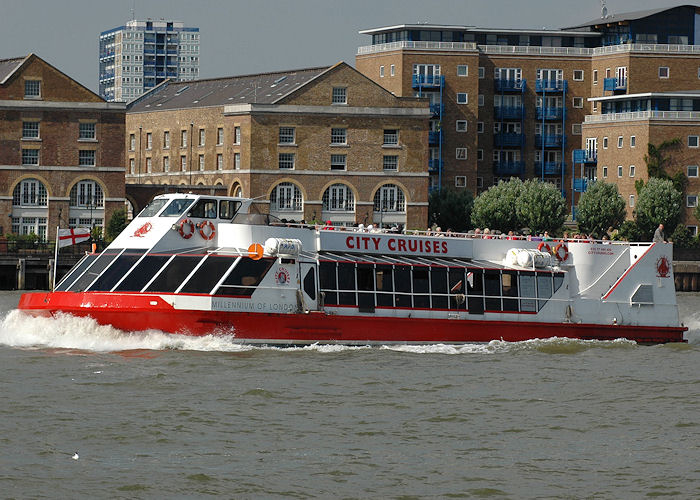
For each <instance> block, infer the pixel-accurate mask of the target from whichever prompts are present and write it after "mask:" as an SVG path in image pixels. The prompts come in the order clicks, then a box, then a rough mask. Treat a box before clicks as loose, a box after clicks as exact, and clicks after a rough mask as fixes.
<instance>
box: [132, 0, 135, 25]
mask: <svg viewBox="0 0 700 500" xmlns="http://www.w3.org/2000/svg"><path fill="white" fill-rule="evenodd" d="M135 16H136V0H134V1H133V2H132V3H131V20H132V21H134V20H135V19H136V17H135Z"/></svg>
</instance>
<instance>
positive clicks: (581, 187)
mask: <svg viewBox="0 0 700 500" xmlns="http://www.w3.org/2000/svg"><path fill="white" fill-rule="evenodd" d="M591 182H593V181H591V180H589V179H574V192H575V193H584V192H586V190H587V189H588V185H589V184H590V183H591Z"/></svg>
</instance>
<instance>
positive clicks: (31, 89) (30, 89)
mask: <svg viewBox="0 0 700 500" xmlns="http://www.w3.org/2000/svg"><path fill="white" fill-rule="evenodd" d="M39 97H41V81H40V80H25V81H24V98H25V99H27V98H29V99H37V98H39Z"/></svg>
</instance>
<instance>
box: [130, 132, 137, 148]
mask: <svg viewBox="0 0 700 500" xmlns="http://www.w3.org/2000/svg"><path fill="white" fill-rule="evenodd" d="M135 149H136V136H135V135H134V134H129V151H133V150H135Z"/></svg>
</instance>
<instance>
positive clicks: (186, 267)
mask: <svg viewBox="0 0 700 500" xmlns="http://www.w3.org/2000/svg"><path fill="white" fill-rule="evenodd" d="M203 257H204V256H203V255H178V256H176V257H175V258H174V259H172V260H171V261H170V262H169V263H168V265H167V266H165V269H163V270H162V271H161V272H160V274H158V276H157V277H156V279H154V280H153V283H151V284H150V285H148V288H146V291H147V292H163V293H168V292H169V293H173V292H175V290H177V289H178V288H180V285H181V284H182V282H183V281H185V278H187V277H188V276H189V275H190V273H191V272H192V271H193V270H194V268H195V267H196V266H197V264H199V262H200V261H201V260H202V258H203Z"/></svg>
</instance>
